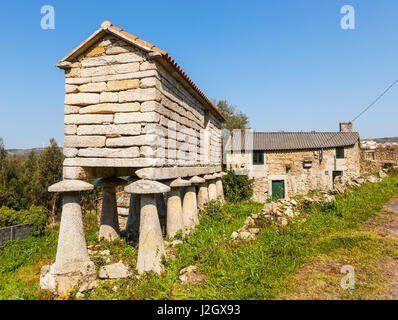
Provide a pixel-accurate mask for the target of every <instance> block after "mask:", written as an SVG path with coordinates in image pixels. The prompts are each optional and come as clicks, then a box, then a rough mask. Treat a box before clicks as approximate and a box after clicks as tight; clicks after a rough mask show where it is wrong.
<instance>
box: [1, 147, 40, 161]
mask: <svg viewBox="0 0 398 320" xmlns="http://www.w3.org/2000/svg"><path fill="white" fill-rule="evenodd" d="M43 149H44V148H33V149H9V150H7V152H8V155H9V156H17V157H19V158H22V159H25V158H27V157H28V154H29V153H31V152H32V151H33V152H34V153H36V154H37V153H39V152H40V151H41V150H43Z"/></svg>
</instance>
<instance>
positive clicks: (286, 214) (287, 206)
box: [231, 170, 388, 242]
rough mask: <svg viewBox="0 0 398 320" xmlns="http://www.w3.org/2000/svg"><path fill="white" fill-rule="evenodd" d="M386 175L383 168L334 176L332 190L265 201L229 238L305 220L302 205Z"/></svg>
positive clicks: (252, 236)
mask: <svg viewBox="0 0 398 320" xmlns="http://www.w3.org/2000/svg"><path fill="white" fill-rule="evenodd" d="M386 177H388V174H387V173H386V171H383V170H381V171H379V172H378V173H377V174H376V175H372V174H367V175H363V176H352V177H350V178H346V177H343V176H340V177H338V178H336V181H335V185H336V188H335V190H333V191H329V192H323V193H319V194H317V195H314V196H312V197H309V196H307V195H305V196H299V197H296V198H295V199H279V200H277V201H273V202H270V203H266V204H265V205H264V207H263V210H262V211H261V212H260V213H254V214H251V215H250V216H249V217H247V219H246V221H245V222H244V224H243V226H242V227H241V228H240V229H238V230H237V231H235V232H233V233H232V234H231V239H232V241H236V242H238V241H242V240H243V241H248V240H253V239H255V238H256V236H257V235H258V234H259V233H260V231H261V229H262V228H264V227H265V226H267V225H268V224H274V225H275V226H276V227H278V228H282V227H284V226H286V225H288V224H289V223H290V222H291V221H292V220H294V219H301V221H302V222H305V218H300V216H301V215H302V213H303V209H302V205H304V204H311V203H318V204H319V203H325V202H332V201H334V200H335V197H336V195H337V194H343V193H345V192H350V191H351V190H352V188H354V187H359V186H361V185H363V184H365V183H377V182H381V181H382V179H383V178H386Z"/></svg>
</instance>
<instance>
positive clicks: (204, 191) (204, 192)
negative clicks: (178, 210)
mask: <svg viewBox="0 0 398 320" xmlns="http://www.w3.org/2000/svg"><path fill="white" fill-rule="evenodd" d="M202 179H203V182H202V183H199V185H198V189H199V190H198V207H199V208H203V207H204V206H205V204H206V203H208V202H209V201H210V200H209V188H208V183H207V181H206V179H204V178H202Z"/></svg>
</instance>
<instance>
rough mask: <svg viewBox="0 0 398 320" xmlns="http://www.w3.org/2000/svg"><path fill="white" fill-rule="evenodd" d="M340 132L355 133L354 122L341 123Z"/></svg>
mask: <svg viewBox="0 0 398 320" xmlns="http://www.w3.org/2000/svg"><path fill="white" fill-rule="evenodd" d="M340 132H353V129H352V122H340Z"/></svg>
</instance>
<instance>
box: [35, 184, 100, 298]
mask: <svg viewBox="0 0 398 320" xmlns="http://www.w3.org/2000/svg"><path fill="white" fill-rule="evenodd" d="M93 188H94V186H93V185H91V184H89V183H87V182H84V181H80V180H64V181H61V182H58V183H56V184H54V185H52V186H50V187H49V188H48V191H49V192H60V193H63V205H62V216H61V226H60V230H59V236H58V247H57V255H56V258H55V263H54V264H53V265H51V266H50V269H49V271H48V272H47V273H42V276H41V278H40V286H41V288H42V289H48V290H51V291H58V293H63V292H66V291H67V290H68V289H71V288H72V287H74V286H75V285H76V284H77V283H78V282H79V281H81V280H82V279H86V280H87V279H88V278H90V277H92V276H93V275H95V268H94V264H93V263H92V262H91V261H90V258H89V255H88V251H87V244H86V239H85V236H84V229H83V220H82V211H81V206H80V195H79V192H80V191H87V190H92V189H93Z"/></svg>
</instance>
